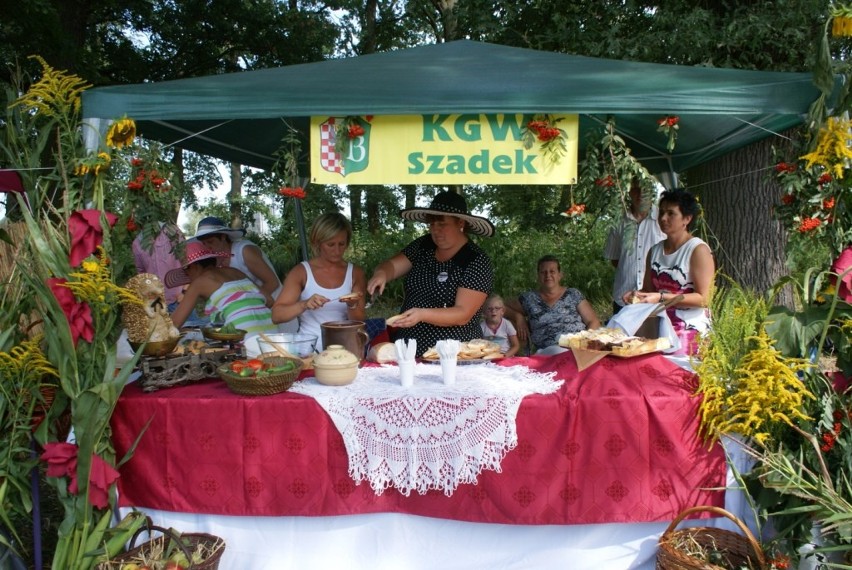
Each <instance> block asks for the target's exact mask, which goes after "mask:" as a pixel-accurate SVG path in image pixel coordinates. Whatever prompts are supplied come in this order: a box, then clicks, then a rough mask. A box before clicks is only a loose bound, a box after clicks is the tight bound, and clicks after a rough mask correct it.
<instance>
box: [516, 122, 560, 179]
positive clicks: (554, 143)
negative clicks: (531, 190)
mask: <svg viewBox="0 0 852 570" xmlns="http://www.w3.org/2000/svg"><path fill="white" fill-rule="evenodd" d="M561 120H562V117H559V118H557V119H554V118H553V117H552V116H551V115H549V114H542V115H535V116H534V117H533V119H532V120H531V121H529V122H528V123H527V124H526V125H525V126H524V129H523V131H522V132H521V144H523V146H524V148H525V149H527V150H529V149H531V148H532V147H533V145H534V144H535V143H536V142H538V143H540V144H541V155H542V156H543V157H544V162H545V164H546V165H548V166H549V165H553V164H556V163H557V162H559V161H560V159H561V158H562V157H563V156H565V153H566V152H568V145H567V143H566V142H565V141H566V139H567V138H568V134H567V133H566V132H565V131H564V130H563V129H560V128H559V127H558V126H557V125H558V123H559V122H560V121H561Z"/></svg>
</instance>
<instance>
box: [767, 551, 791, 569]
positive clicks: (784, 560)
mask: <svg viewBox="0 0 852 570" xmlns="http://www.w3.org/2000/svg"><path fill="white" fill-rule="evenodd" d="M769 564H770V567H771V568H774V569H775V570H789V568H790V557H789V556H785V555H783V554H779V555H778V556H776V557H775V558H773V559H772V560H770V561H769Z"/></svg>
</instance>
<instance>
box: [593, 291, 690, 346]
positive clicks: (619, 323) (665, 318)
mask: <svg viewBox="0 0 852 570" xmlns="http://www.w3.org/2000/svg"><path fill="white" fill-rule="evenodd" d="M659 307H660V305H659V304H652V303H634V304H631V305H625V306H624V307H622V308H621V310H619V311H618V312H617V313H616V314H614V315H613V316H612V318H610V319H609V322H607V324H606V326H607V328H611V329H614V328H619V329H621V330H623V331H624V332H625V333H626V334H628V335H630V336H633V335H634V334H636V331H637V330H638V329H639V327H641V326H642V323H644V322H645V319H647V318H648V316H649V315H650V314H651V313H653V312H654V309H657V308H659ZM657 318H658V319H660V320H659V321H658V322H659V329H658V330H659V336H660V337H661V338H668V339H669V342H670V343H671V345H672V347H671V348H669V349H667V350H664V351H663V352H675V351H676V350H679V349H680V338H679V337H678V336H677V334H676V333H675V330H674V326H672V321H671V319H670V318H669V315H668V313H666V311H662V312H661V313H660V314H659V315H657Z"/></svg>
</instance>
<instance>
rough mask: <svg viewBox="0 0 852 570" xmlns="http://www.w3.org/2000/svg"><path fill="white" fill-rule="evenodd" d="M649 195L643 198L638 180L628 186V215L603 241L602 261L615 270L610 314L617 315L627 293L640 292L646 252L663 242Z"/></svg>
mask: <svg viewBox="0 0 852 570" xmlns="http://www.w3.org/2000/svg"><path fill="white" fill-rule="evenodd" d="M653 202H654V200H653V198H652V195H651V193H650V192H645V193H644V196H643V192H642V184H641V181H640V180H639V179H638V178H633V180H632V181H631V182H630V211H629V212H625V214H624V217H623V218H622V219H621V221H619V222H618V224H616V225H615V227H613V228H612V229H611V230H610V232H609V236H608V237H607V240H606V246H605V247H604V257H605V258H606V259H609V260H610V261H612V265H613V266H614V267H615V279H614V281H613V286H612V299H613V301H612V311H613V314H615V313H617V312H618V311H619V310H620V309H621V307H622V306H623V304H624V301H623V300H622V296H623V295H624V294H625V293H626V292H627V291H633V290H637V289H641V288H642V284H643V281H644V279H645V261H646V258H647V256H648V250H650V249H651V246H653V245H654V244H656V243H658V242H661V241H663V240H664V239H666V234H664V233H663V232H662V230H661V229H660V225H659V223H658V222H657V206H656V204H654V203H653Z"/></svg>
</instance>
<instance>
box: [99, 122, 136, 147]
mask: <svg viewBox="0 0 852 570" xmlns="http://www.w3.org/2000/svg"><path fill="white" fill-rule="evenodd" d="M135 138H136V123H135V122H134V121H133V119H126V118H125V119H119V120H117V121H115V122H114V123H113V124H112V125H110V127H109V131H107V136H106V144H107V146H109V147H112V148H122V147H125V146H130V145H131V144H133V139H135Z"/></svg>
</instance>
